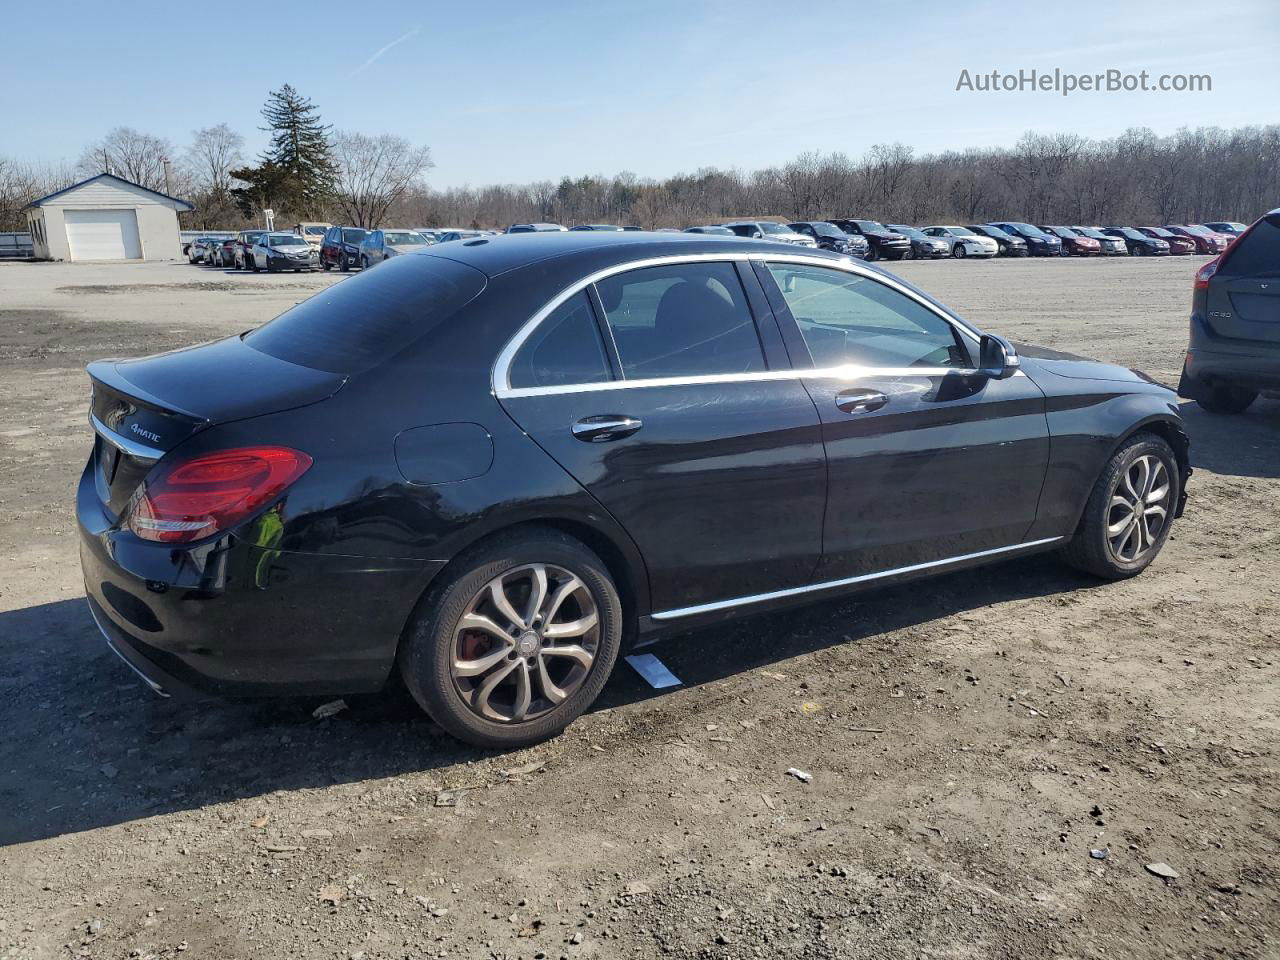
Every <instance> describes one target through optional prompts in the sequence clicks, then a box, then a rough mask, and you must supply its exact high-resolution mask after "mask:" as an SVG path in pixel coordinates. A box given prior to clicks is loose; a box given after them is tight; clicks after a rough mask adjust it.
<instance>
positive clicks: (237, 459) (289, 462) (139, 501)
mask: <svg viewBox="0 0 1280 960" xmlns="http://www.w3.org/2000/svg"><path fill="white" fill-rule="evenodd" d="M310 466H311V458H310V457H309V456H307V455H306V454H305V453H302V452H301V451H298V450H291V449H289V448H288V447H238V448H236V449H234V450H219V451H218V452H217V453H209V454H205V455H204V456H202V457H196V458H195V459H194V460H180V461H177V462H175V463H172V464H161V465H160V466H159V467H157V468H156V469H155V470H154V471H153V472H152V473H151V474H150V475H149V476H148V477H147V479H146V481H145V482H144V483H143V484H142V486H141V487H139V488H138V493H137V494H136V495H135V497H134V500H133V504H132V506H131V509H130V511H129V519H128V523H129V529H130V530H132V531H133V532H134V533H135V534H137V535H138V536H139V537H141V538H142V539H143V540H154V541H157V542H159V543H190V542H191V541H193V540H201V539H203V538H205V537H209V536H212V535H213V534H215V533H220V532H222V531H224V530H227V529H229V528H231V527H233V526H235V525H236V524H237V523H239V522H240V521H241V520H243V519H245V518H246V517H247V516H249V515H250V514H251V513H253V512H254V511H255V510H257V509H258V508H259V507H261V506H263V505H264V504H266V503H270V502H271V501H272V500H274V499H275V498H276V497H278V496H279V495H280V494H281V493H282V492H284V490H285V488H286V487H288V486H289V484H291V483H293V482H294V481H295V480H297V479H298V478H299V477H300V476H302V475H303V474H304V473H306V471H307V468H308V467H310Z"/></svg>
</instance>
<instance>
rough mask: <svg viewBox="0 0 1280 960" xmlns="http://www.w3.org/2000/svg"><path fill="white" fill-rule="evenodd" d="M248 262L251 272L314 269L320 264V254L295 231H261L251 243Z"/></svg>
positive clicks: (296, 271)
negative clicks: (255, 241)
mask: <svg viewBox="0 0 1280 960" xmlns="http://www.w3.org/2000/svg"><path fill="white" fill-rule="evenodd" d="M249 257H250V259H249V264H250V266H251V267H252V268H253V272H254V273H257V272H258V271H259V270H266V271H267V273H275V272H276V271H277V270H293V271H294V272H295V273H301V272H302V271H303V270H314V269H315V268H316V267H317V266H319V264H320V254H319V253H318V252H317V251H316V249H315V248H314V247H312V246H311V244H309V243H307V241H306V240H304V239H303V238H302V237H300V236H298V235H297V234H296V233H283V232H278V231H272V232H270V233H263V234H262V236H260V237H259V238H258V242H257V243H255V244H254V245H253V249H252V250H251V251H250V254H249Z"/></svg>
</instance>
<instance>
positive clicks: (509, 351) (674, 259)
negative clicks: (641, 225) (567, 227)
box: [490, 251, 982, 399]
mask: <svg viewBox="0 0 1280 960" xmlns="http://www.w3.org/2000/svg"><path fill="white" fill-rule="evenodd" d="M753 261H758V262H764V263H799V264H804V265H806V266H812V267H825V268H827V269H830V270H843V271H844V272H846V273H852V274H856V275H858V276H860V277H864V278H866V279H868V280H875V281H876V282H878V283H883V284H884V285H885V286H887V287H889V288H891V289H893V290H896V291H897V292H898V293H901V294H903V295H905V296H907V297H910V298H911V299H912V300H914V301H916V303H918V304H920V305H921V306H922V307H924V308H925V309H926V310H929V311H930V312H931V313H933V314H935V315H937V316H938V317H939V318H941V319H942V320H944V321H945V322H947V323H949V324H951V325H952V326H953V327H955V328H956V329H957V330H959V331H960V333H961V334H963V335H964V336H966V337H968V338H969V339H970V340H972V341H973V342H974V344H978V343H979V342H980V341H981V339H982V335H981V334H980V333H979V332H978V331H977V330H975V329H974V328H972V327H970V326H969V325H968V324H967V323H965V322H964V321H963V320H961V319H960V318H959V317H956V316H952V315H951V314H949V313H947V312H945V311H943V310H941V309H939V307H938V305H937V304H934V303H930V302H929V301H928V300H926V299H925V298H923V297H922V296H920V295H919V294H918V293H916V292H915V291H913V290H911V289H909V288H908V287H905V286H903V285H902V284H901V283H898V282H897V281H896V280H894V279H893V278H892V277H888V276H885V275H883V274H881V273H878V272H876V271H874V270H869V269H867V268H866V267H863V266H861V265H860V263H859V261H857V260H853V259H848V260H828V259H826V258H819V257H812V256H805V255H804V254H797V253H789V252H785V251H779V252H778V253H772V252H769V253H765V252H763V251H752V252H750V253H739V252H727V253H726V252H721V253H686V254H669V255H667V256H662V257H645V258H643V259H640V260H629V261H627V262H625V263H617V264H614V265H613V266H610V267H604V268H603V269H600V270H597V271H596V272H595V273H592V274H589V275H587V276H586V277H581V278H579V279H577V280H575V281H574V282H573V283H571V284H570V285H569V286H567V287H565V288H564V289H563V290H561V291H560V292H559V293H558V294H556V295H555V296H554V297H552V298H551V299H550V300H549V301H547V303H546V304H544V305H543V306H542V308H541V309H539V310H538V312H537V313H535V314H534V315H533V316H532V317H530V318H529V319H528V320H526V321H525V322H524V324H523V325H522V326H521V327H520V329H519V330H517V331H516V333H515V335H514V336H513V337H512V338H511V339H510V340H508V341H507V344H506V346H504V347H503V348H502V351H501V352H500V353H499V354H498V359H497V360H496V361H494V364H493V369H492V371H491V381H490V385H491V388H492V391H493V394H494V396H496V397H497V398H499V399H506V398H509V397H512V398H514V397H537V396H551V395H556V394H561V393H586V392H589V391H594V390H622V389H635V388H637V387H654V386H686V385H691V384H698V383H749V382H754V381H768V380H797V379H800V378H802V377H812V376H841V375H843V373H844V372H846V371H852V372H853V373H854V374H855V375H858V376H863V375H878V376H896V375H907V376H940V375H942V374H944V373H958V374H969V375H972V374H974V373H976V372H977V371H975V370H963V369H957V368H954V367H929V368H914V369H913V368H886V367H855V366H850V365H843V366H839V367H825V368H821V369H796V368H794V367H791V368H788V369H786V370H768V371H763V372H759V373H726V374H707V375H705V376H696V377H655V378H652V379H645V380H626V379H623V380H610V381H607V382H604V383H582V384H568V385H554V386H546V387H513V386H511V363H512V361H513V360H515V356H516V354H517V353H519V351H520V348H521V347H523V346H524V344H525V342H526V341H527V340H528V339H529V337H530V336H531V335H532V334H533V331H534V330H536V329H537V328H538V325H539V324H541V323H542V321H544V320H545V319H546V318H547V317H549V316H550V315H551V314H552V313H553V312H554V311H555V309H556V308H557V307H559V306H560V305H561V304H562V303H564V302H565V301H566V300H568V299H569V298H570V297H572V296H574V295H575V294H578V293H581V292H582V291H583V290H585V289H587V287H589V286H591V285H592V284H594V283H598V282H599V281H601V280H604V279H605V278H607V277H611V276H614V275H615V274H619V273H627V272H629V271H632V270H643V269H645V268H647V267H663V266H671V265H674V264H681V263H724V262H731V263H732V262H738V263H750V262H753ZM606 323H607V320H606ZM858 371H863V372H862V373H858Z"/></svg>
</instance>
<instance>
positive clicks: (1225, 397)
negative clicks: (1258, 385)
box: [1196, 385, 1258, 414]
mask: <svg viewBox="0 0 1280 960" xmlns="http://www.w3.org/2000/svg"><path fill="white" fill-rule="evenodd" d="M1257 399H1258V392H1257V391H1256V390H1246V389H1245V388H1244V387H1231V386H1226V385H1221V386H1216V387H1211V388H1209V389H1208V390H1205V391H1204V393H1202V394H1201V395H1200V398H1199V399H1198V400H1197V401H1196V402H1197V403H1198V404H1200V406H1201V407H1203V408H1204V409H1205V410H1208V411H1209V412H1210V413H1224V414H1230V413H1244V412H1245V411H1246V410H1248V409H1249V405H1250V404H1251V403H1253V401H1255V400H1257Z"/></svg>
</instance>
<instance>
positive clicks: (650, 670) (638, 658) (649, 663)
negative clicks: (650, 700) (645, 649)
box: [626, 653, 680, 690]
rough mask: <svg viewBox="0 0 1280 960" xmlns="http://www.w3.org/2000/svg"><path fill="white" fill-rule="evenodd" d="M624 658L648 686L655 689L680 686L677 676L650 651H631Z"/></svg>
mask: <svg viewBox="0 0 1280 960" xmlns="http://www.w3.org/2000/svg"><path fill="white" fill-rule="evenodd" d="M626 660H627V663H629V664H631V669H633V670H634V671H635V672H636V673H638V674H640V676H642V677H644V678H645V680H646V681H648V684H649V686H651V687H653V688H654V689H656V690H661V689H662V688H663V687H678V686H680V680H679V678H677V677H676V675H675V674H674V673H672V672H671V671H670V670H668V669H667V665H666V664H665V663H663V662H662V661H661V660H659V659H658V658H657V657H655V656H654V655H653V654H652V653H633V654H632V655H631V656H629V657H627V658H626Z"/></svg>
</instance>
